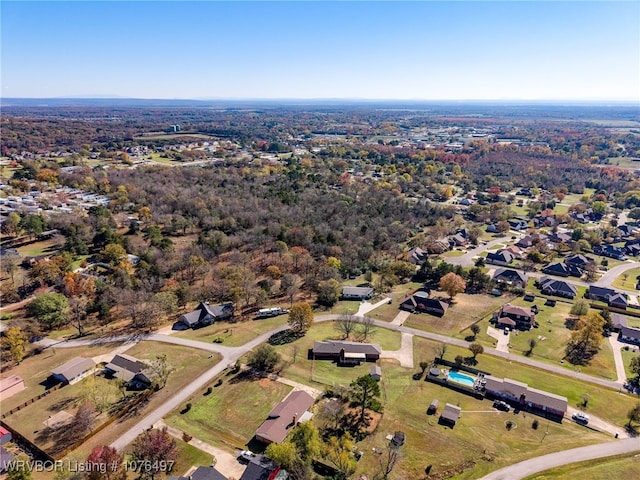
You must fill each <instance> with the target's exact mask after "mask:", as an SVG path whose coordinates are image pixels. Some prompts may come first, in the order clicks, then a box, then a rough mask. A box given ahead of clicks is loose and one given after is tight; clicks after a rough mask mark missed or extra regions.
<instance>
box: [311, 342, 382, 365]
mask: <svg viewBox="0 0 640 480" xmlns="http://www.w3.org/2000/svg"><path fill="white" fill-rule="evenodd" d="M380 355H382V349H381V348H380V345H378V344H377V343H360V342H349V341H345V340H343V341H333V340H327V341H321V342H313V357H314V359H316V360H335V361H337V362H339V363H359V362H375V361H377V360H378V359H379V358H380Z"/></svg>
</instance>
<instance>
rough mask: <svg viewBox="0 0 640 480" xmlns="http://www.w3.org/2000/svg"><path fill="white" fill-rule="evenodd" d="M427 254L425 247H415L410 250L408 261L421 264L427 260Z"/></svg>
mask: <svg viewBox="0 0 640 480" xmlns="http://www.w3.org/2000/svg"><path fill="white" fill-rule="evenodd" d="M427 256H428V254H427V252H425V251H424V250H423V249H421V248H420V247H414V248H412V249H411V250H409V253H408V261H409V263H412V264H414V265H420V264H422V262H424V261H425V259H426V258H427Z"/></svg>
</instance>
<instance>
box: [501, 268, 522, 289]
mask: <svg viewBox="0 0 640 480" xmlns="http://www.w3.org/2000/svg"><path fill="white" fill-rule="evenodd" d="M493 281H494V282H497V283H506V284H507V285H514V286H518V287H522V288H524V287H526V286H527V275H526V274H525V273H524V272H521V271H520V270H513V269H511V268H498V269H497V270H496V272H495V273H494V275H493Z"/></svg>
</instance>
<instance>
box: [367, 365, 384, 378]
mask: <svg viewBox="0 0 640 480" xmlns="http://www.w3.org/2000/svg"><path fill="white" fill-rule="evenodd" d="M369 375H370V376H371V378H373V379H374V380H375V381H376V382H379V381H380V380H381V379H382V368H380V366H379V365H371V368H370V369H369Z"/></svg>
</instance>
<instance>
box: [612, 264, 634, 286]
mask: <svg viewBox="0 0 640 480" xmlns="http://www.w3.org/2000/svg"><path fill="white" fill-rule="evenodd" d="M639 275H640V268H632V269H631V270H627V271H626V272H624V273H623V274H622V275H619V276H618V277H617V278H616V279H615V280H614V281H613V282H612V284H611V286H612V287H614V288H622V289H624V290H631V291H633V290H635V289H636V284H637V283H638V280H637V279H636V277H638V276H639Z"/></svg>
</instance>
